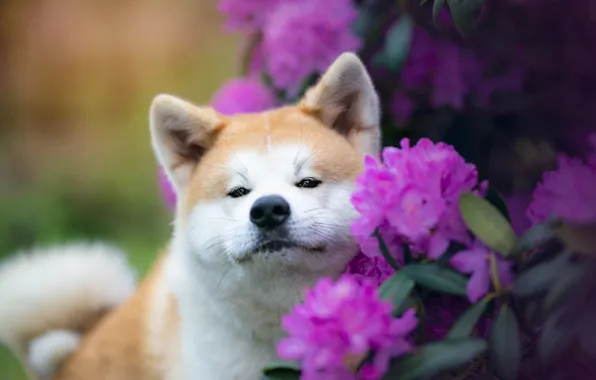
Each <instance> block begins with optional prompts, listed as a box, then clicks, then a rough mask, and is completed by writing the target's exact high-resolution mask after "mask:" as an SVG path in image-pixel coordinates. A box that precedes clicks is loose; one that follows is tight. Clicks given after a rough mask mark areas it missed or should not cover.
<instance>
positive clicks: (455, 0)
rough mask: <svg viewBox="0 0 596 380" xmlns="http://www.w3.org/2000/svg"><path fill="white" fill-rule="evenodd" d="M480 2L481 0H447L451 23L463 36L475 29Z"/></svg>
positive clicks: (480, 7) (480, 6)
mask: <svg viewBox="0 0 596 380" xmlns="http://www.w3.org/2000/svg"><path fill="white" fill-rule="evenodd" d="M482 3H483V0H447V4H448V5H449V10H450V12H451V18H452V19H453V23H454V24H455V27H456V28H457V30H459V32H460V33H461V34H462V35H463V36H466V37H467V36H469V35H470V34H472V33H473V32H474V31H475V30H476V27H477V26H478V18H479V16H480V11H481V9H482Z"/></svg>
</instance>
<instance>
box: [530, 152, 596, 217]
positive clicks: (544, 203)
mask: <svg viewBox="0 0 596 380" xmlns="http://www.w3.org/2000/svg"><path fill="white" fill-rule="evenodd" d="M595 189H596V165H588V164H585V163H584V162H582V160H581V159H579V158H570V157H567V156H563V155H562V156H560V157H559V167H558V168H557V169H556V170H554V171H551V172H547V173H544V175H543V176H542V182H541V183H539V184H538V186H537V187H536V189H535V190H534V193H533V194H532V202H531V203H530V206H529V207H528V211H527V214H528V218H530V220H531V221H532V222H533V223H539V222H542V221H545V220H547V219H548V218H549V217H557V218H561V219H563V220H565V221H568V222H573V223H589V222H593V221H595V220H596V191H595Z"/></svg>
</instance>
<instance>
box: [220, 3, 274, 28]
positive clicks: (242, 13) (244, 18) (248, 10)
mask: <svg viewBox="0 0 596 380" xmlns="http://www.w3.org/2000/svg"><path fill="white" fill-rule="evenodd" d="M280 2H281V0H220V1H219V4H218V7H217V8H218V10H219V11H220V12H221V13H222V14H223V15H224V16H225V17H226V18H227V20H226V24H225V26H226V28H227V29H228V30H240V29H245V30H250V31H252V30H256V29H260V28H261V27H262V26H263V24H264V23H265V20H266V19H267V17H268V16H269V14H270V12H271V9H273V8H274V7H275V6H276V5H277V4H278V3H280Z"/></svg>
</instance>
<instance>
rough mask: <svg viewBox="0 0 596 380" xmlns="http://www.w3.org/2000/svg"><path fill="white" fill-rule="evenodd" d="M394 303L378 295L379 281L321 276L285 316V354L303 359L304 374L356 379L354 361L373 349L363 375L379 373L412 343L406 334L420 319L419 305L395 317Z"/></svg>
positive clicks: (281, 345) (282, 351) (282, 348)
mask: <svg viewBox="0 0 596 380" xmlns="http://www.w3.org/2000/svg"><path fill="white" fill-rule="evenodd" d="M391 313H392V305H391V303H389V302H386V301H383V300H381V299H380V298H379V293H378V292H377V285H376V283H374V282H372V281H370V280H367V279H359V278H356V277H354V276H350V275H344V276H342V277H340V278H339V279H338V280H337V281H336V282H333V281H332V280H331V279H322V280H320V281H319V282H318V283H317V284H316V285H315V286H314V287H313V288H312V289H311V290H309V291H308V292H307V293H306V295H305V301H304V303H303V304H300V305H297V306H295V308H294V309H293V311H292V312H291V313H290V314H288V315H286V316H284V317H283V319H282V326H283V328H284V329H285V330H286V331H287V332H288V335H289V337H288V338H286V339H284V340H282V341H281V342H280V343H279V345H278V354H279V356H280V357H282V358H284V359H289V360H299V361H300V362H301V364H302V377H301V378H302V379H305V380H307V379H310V380H316V379H337V380H340V379H341V380H344V379H345V380H349V379H356V374H355V373H354V368H348V367H350V362H351V361H352V360H353V359H354V358H356V359H357V361H359V360H358V359H360V360H361V359H362V358H364V357H365V356H366V355H367V353H368V352H370V351H372V352H374V359H373V360H372V363H371V364H366V365H364V366H363V367H362V369H361V372H360V378H364V379H371V380H372V379H378V378H379V377H380V376H381V375H382V374H383V373H384V372H385V371H386V370H387V367H388V364H389V360H390V359H391V358H392V357H395V356H398V355H401V354H404V353H406V352H408V351H409V350H410V349H411V344H410V343H409V341H408V339H407V337H408V335H409V334H410V333H411V332H412V330H413V329H414V328H415V327H416V325H417V323H418V321H417V318H416V314H415V312H414V310H408V311H406V312H405V313H404V314H403V316H402V317H401V318H393V317H392V315H391Z"/></svg>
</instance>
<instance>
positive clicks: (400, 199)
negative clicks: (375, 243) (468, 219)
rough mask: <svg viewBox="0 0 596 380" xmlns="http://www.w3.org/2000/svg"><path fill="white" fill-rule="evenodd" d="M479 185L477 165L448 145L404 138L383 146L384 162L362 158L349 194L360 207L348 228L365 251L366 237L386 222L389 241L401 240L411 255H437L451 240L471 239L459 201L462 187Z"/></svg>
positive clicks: (467, 242)
mask: <svg viewBox="0 0 596 380" xmlns="http://www.w3.org/2000/svg"><path fill="white" fill-rule="evenodd" d="M478 189H479V184H478V173H477V170H476V167H475V166H474V165H471V164H468V163H466V162H465V160H464V159H463V158H462V157H461V156H460V155H459V154H458V153H457V152H456V151H455V149H453V147H452V146H449V145H447V144H444V143H437V144H434V143H433V142H432V141H430V140H429V139H421V140H420V141H419V142H418V143H417V144H416V145H415V146H413V147H411V146H410V142H409V140H408V139H404V140H402V142H401V149H400V148H393V147H389V148H385V149H384V150H383V164H382V165H381V164H379V163H378V162H377V161H376V160H375V159H373V158H372V157H367V158H366V160H365V164H364V172H363V173H362V174H361V175H360V176H359V177H358V179H357V180H356V190H355V192H354V194H353V197H352V203H353V204H354V207H355V208H356V210H357V211H358V212H360V218H359V219H357V220H356V221H355V222H354V225H353V226H352V231H353V233H354V235H355V236H356V239H357V240H358V241H359V243H360V244H361V246H362V248H363V252H364V253H366V254H372V253H373V251H374V250H372V249H368V248H367V247H366V246H364V244H363V242H364V237H367V236H370V235H371V234H372V233H373V232H374V230H375V228H376V227H377V226H385V225H387V226H385V227H383V228H384V230H385V231H384V232H383V234H387V235H390V241H393V242H399V241H400V240H401V241H403V242H405V243H407V244H408V245H410V247H411V248H412V250H413V253H414V254H416V253H418V254H420V253H426V254H427V255H428V257H430V258H432V259H436V258H438V257H440V256H441V255H442V254H443V253H444V252H445V251H446V250H447V248H448V246H449V244H450V242H451V241H456V242H459V243H462V244H469V243H470V242H471V241H470V236H469V234H468V231H467V228H466V226H465V224H464V222H463V219H462V218H461V216H460V214H459V208H458V200H459V195H460V194H461V193H462V192H463V191H478ZM391 235H393V236H391ZM367 251H368V252H367Z"/></svg>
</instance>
